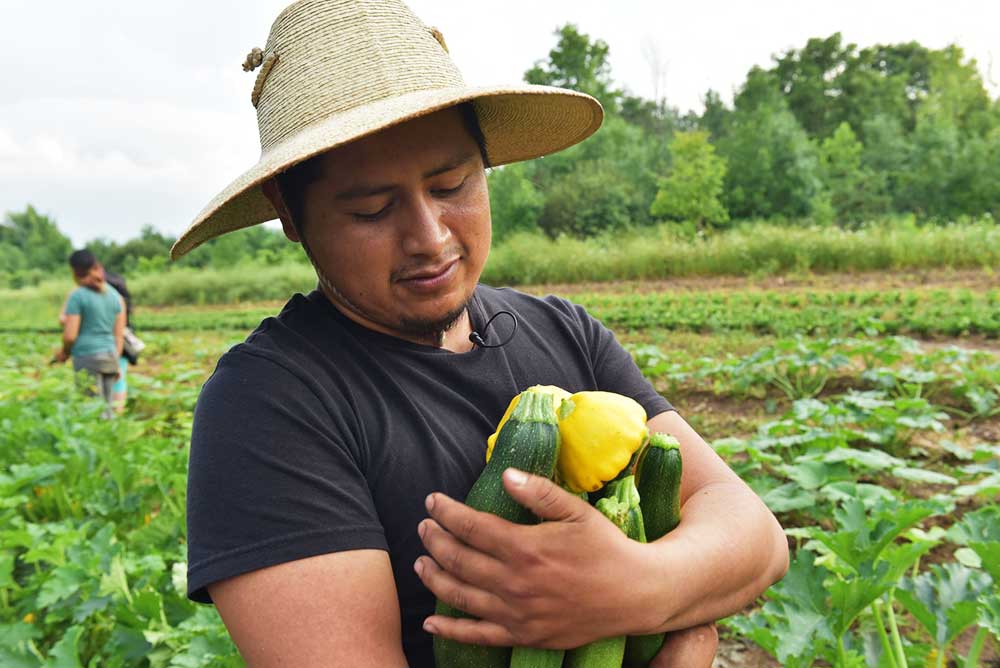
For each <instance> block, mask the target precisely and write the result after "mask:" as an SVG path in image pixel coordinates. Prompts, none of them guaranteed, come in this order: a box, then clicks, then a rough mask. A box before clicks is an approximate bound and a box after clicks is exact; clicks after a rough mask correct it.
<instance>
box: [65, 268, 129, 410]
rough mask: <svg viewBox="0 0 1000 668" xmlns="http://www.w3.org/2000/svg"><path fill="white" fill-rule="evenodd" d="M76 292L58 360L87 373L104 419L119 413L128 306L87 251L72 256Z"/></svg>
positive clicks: (67, 314) (68, 307)
mask: <svg viewBox="0 0 1000 668" xmlns="http://www.w3.org/2000/svg"><path fill="white" fill-rule="evenodd" d="M69 264H70V268H71V269H72V271H73V280H74V281H75V282H76V284H77V286H78V287H77V288H76V290H74V291H73V292H71V293H70V295H69V297H68V298H67V300H66V305H65V306H64V307H63V313H62V314H60V316H59V320H60V322H61V324H62V326H63V336H62V339H63V344H62V348H60V349H59V350H58V351H57V352H56V354H55V359H56V360H57V361H59V362H65V361H66V360H67V359H68V358H69V357H70V356H72V358H73V370H74V371H77V372H79V371H86V372H87V373H88V374H89V375H90V376H91V378H92V379H93V381H94V383H95V384H96V386H97V392H96V393H97V394H99V395H101V396H102V397H103V398H104V400H105V402H107V408H106V409H105V411H104V417H106V418H108V417H112V416H113V414H114V413H113V409H117V406H116V404H115V401H114V387H115V384H116V383H117V382H118V381H119V378H120V377H121V368H120V365H119V360H120V359H121V354H122V346H123V345H124V336H125V304H124V301H123V300H122V298H121V296H120V295H119V294H118V292H117V291H116V290H115V289H114V288H112V287H111V286H110V285H108V283H107V281H105V279H104V268H103V267H101V264H100V263H99V262H98V261H97V258H96V257H94V254H93V253H91V252H90V251H88V250H78V251H75V252H73V254H72V255H70V256H69Z"/></svg>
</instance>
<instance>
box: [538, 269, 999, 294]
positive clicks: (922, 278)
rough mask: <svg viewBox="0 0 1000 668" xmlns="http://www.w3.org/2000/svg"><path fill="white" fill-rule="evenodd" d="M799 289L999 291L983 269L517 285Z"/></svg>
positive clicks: (542, 290) (558, 289)
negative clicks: (993, 289) (952, 289)
mask: <svg viewBox="0 0 1000 668" xmlns="http://www.w3.org/2000/svg"><path fill="white" fill-rule="evenodd" d="M802 288H813V289H821V290H823V289H825V290H847V289H872V290H891V289H902V288H942V289H947V288H970V289H974V290H989V289H991V288H1000V274H997V273H990V272H987V271H983V270H968V269H966V270H960V271H959V270H935V271H925V272H912V271H911V272H899V273H890V272H884V271H880V272H865V273H857V274H802V275H789V276H765V277H760V278H753V277H746V276H689V277H678V278H669V279H658V280H641V281H609V282H600V283H598V282H591V283H551V284H544V285H533V286H520V287H519V289H521V290H523V291H525V292H530V293H532V294H548V293H554V294H559V295H563V296H569V295H573V294H580V293H607V292H611V293H625V292H631V293H636V292H637V293H650V292H687V291H690V292H700V291H707V290H733V291H741V292H742V291H753V290H782V289H788V290H798V289H802Z"/></svg>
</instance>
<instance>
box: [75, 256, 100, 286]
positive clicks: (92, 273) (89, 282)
mask: <svg viewBox="0 0 1000 668" xmlns="http://www.w3.org/2000/svg"><path fill="white" fill-rule="evenodd" d="M73 280H74V281H76V284H77V285H79V286H80V287H84V288H90V289H91V290H100V289H101V285H102V284H103V283H104V267H102V266H101V265H100V263H98V264H95V265H94V266H92V267H91V268H90V269H89V270H88V271H87V273H85V274H82V275H79V274H76V273H74V274H73Z"/></svg>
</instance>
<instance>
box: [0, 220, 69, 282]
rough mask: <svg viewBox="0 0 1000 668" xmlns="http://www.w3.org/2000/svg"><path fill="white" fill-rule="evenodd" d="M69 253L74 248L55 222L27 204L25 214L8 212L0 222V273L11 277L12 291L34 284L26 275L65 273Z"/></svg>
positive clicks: (67, 269)
mask: <svg viewBox="0 0 1000 668" xmlns="http://www.w3.org/2000/svg"><path fill="white" fill-rule="evenodd" d="M72 252H73V245H72V244H71V243H70V241H69V239H68V238H66V237H65V236H64V235H63V234H62V232H60V231H59V228H58V227H56V223H55V221H54V220H53V219H52V218H50V217H48V216H46V215H43V214H41V213H39V212H38V211H37V210H36V209H35V207H33V206H31V205H30V204H29V205H28V206H27V207H25V209H24V211H8V212H7V214H6V215H5V216H4V219H3V221H2V222H0V261H2V262H3V265H2V270H3V271H5V272H7V273H8V274H9V275H13V280H12V281H11V282H12V283H13V284H14V287H19V286H20V285H23V284H24V283H25V282H28V283H30V282H33V281H31V279H30V278H27V279H25V276H26V275H27V276H32V275H34V276H38V275H45V274H51V272H54V271H66V272H68V271H69V266H68V264H67V261H68V259H69V255H70V253H72ZM18 274H20V275H21V277H20V278H18Z"/></svg>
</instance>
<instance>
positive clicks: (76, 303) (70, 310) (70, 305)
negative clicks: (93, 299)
mask: <svg viewBox="0 0 1000 668" xmlns="http://www.w3.org/2000/svg"><path fill="white" fill-rule="evenodd" d="M81 307H82V298H81V297H80V291H79V290H74V291H73V292H71V293H70V295H69V299H67V300H66V315H80V309H81Z"/></svg>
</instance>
